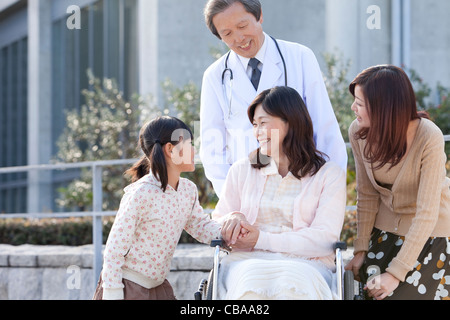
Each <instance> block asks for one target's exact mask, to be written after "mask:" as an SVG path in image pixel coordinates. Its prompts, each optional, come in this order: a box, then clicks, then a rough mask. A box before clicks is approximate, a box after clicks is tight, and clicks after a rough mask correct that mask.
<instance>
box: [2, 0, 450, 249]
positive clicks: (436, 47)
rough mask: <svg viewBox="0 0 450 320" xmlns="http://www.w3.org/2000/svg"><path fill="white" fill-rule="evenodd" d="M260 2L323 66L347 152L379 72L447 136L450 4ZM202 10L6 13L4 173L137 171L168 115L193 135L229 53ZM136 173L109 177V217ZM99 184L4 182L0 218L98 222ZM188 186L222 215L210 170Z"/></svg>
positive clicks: (68, 175)
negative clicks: (75, 217) (350, 132)
mask: <svg viewBox="0 0 450 320" xmlns="http://www.w3.org/2000/svg"><path fill="white" fill-rule="evenodd" d="M261 2H262V4H263V14H264V24H263V26H264V31H265V32H266V33H268V34H270V35H272V36H274V37H276V38H279V39H283V40H288V41H293V42H298V43H301V44H303V45H306V46H308V47H310V48H311V49H312V50H313V51H314V52H315V54H316V56H317V58H318V60H319V63H320V65H321V68H322V71H323V73H324V79H325V81H326V84H327V88H328V91H329V95H330V98H331V100H332V104H333V107H334V109H335V112H336V115H337V117H338V119H339V122H340V125H341V129H342V133H343V135H344V137H345V138H346V140H347V129H348V126H349V124H350V123H351V121H352V120H353V118H354V117H353V112H352V111H351V110H350V106H351V103H352V99H351V96H350V94H349V93H348V90H347V88H348V84H349V83H350V82H351V80H353V78H354V77H355V76H356V75H357V74H358V73H359V72H360V71H362V70H363V69H365V68H367V67H369V66H372V65H376V64H395V65H398V66H401V67H403V68H404V69H405V70H406V71H407V72H408V74H409V75H410V76H411V79H412V81H413V83H414V86H415V89H416V93H417V97H418V108H420V109H427V110H429V111H430V113H431V114H432V117H433V119H434V120H435V121H436V123H438V125H440V127H441V128H442V130H443V131H444V134H447V135H448V134H450V129H449V128H448V126H449V123H450V119H449V117H450V115H449V114H450V111H449V110H450V106H449V102H448V100H447V95H448V91H449V88H450V59H449V51H450V19H448V13H449V12H450V2H449V1H442V0H277V1H272V0H261ZM205 3H206V1H205V0H183V1H181V0H28V1H27V0H0V168H3V169H4V168H11V167H17V166H33V165H43V164H44V165H45V164H54V163H80V162H86V161H98V160H102V161H104V160H117V159H122V160H126V159H134V158H136V157H138V156H139V153H138V151H137V150H136V146H137V143H136V142H137V133H138V130H139V128H140V125H141V124H142V122H143V121H146V120H149V119H150V118H152V117H154V116H156V115H158V114H171V115H175V116H178V117H180V118H182V119H183V120H184V121H186V122H188V123H189V124H190V125H191V126H192V127H193V128H195V126H196V125H195V123H196V121H198V120H199V119H198V109H199V96H200V89H201V80H202V76H203V72H204V71H205V70H206V68H207V67H208V66H209V65H210V64H211V63H213V62H214V61H215V59H217V58H218V57H219V56H220V55H222V54H224V53H225V52H226V51H227V49H226V47H225V46H224V44H223V43H221V42H220V41H219V40H218V39H217V38H216V37H215V36H213V35H212V34H211V33H210V31H209V30H208V29H207V27H206V25H205V22H204V18H203V8H204V5H205ZM197 133H198V132H197ZM196 138H198V135H197V134H196ZM447 145H448V144H447ZM447 152H448V151H447ZM349 155H350V161H349V175H348V176H349V179H348V185H349V199H348V205H349V206H352V205H354V204H355V199H354V168H353V163H352V159H351V152H349ZM127 166H128V164H125V165H119V166H117V165H114V166H110V167H108V166H106V167H104V168H103V172H102V185H103V195H102V200H101V201H102V203H101V208H102V210H111V211H114V210H116V209H117V208H118V204H119V201H120V198H121V195H122V189H123V187H124V186H126V185H127V184H128V183H129V181H127V180H126V179H124V178H123V176H122V173H123V172H124V171H125V170H126V168H127ZM92 177H93V175H92V172H91V170H89V168H87V169H86V168H75V169H67V168H66V169H63V170H47V171H38V170H35V171H24V172H13V173H11V172H6V171H3V172H0V214H14V213H54V212H67V211H69V212H70V211H77V212H78V211H89V210H92V207H93V192H92V189H93V179H92ZM189 178H191V179H193V180H194V181H195V182H196V183H197V185H198V186H199V189H200V197H201V202H202V204H203V205H204V206H205V207H209V208H212V207H214V203H215V201H217V197H216V196H215V195H214V193H213V191H212V189H211V187H210V185H209V182H208V181H207V180H206V179H205V178H204V175H203V172H202V168H201V164H199V165H198V170H197V172H196V173H195V174H194V175H193V176H189ZM0 220H1V219H0ZM0 223H4V222H2V221H0ZM348 225H350V222H349V223H348ZM3 235H5V233H3ZM350 237H351V236H350ZM4 238H7V237H6V236H5V237H4ZM2 241H3V242H7V241H9V240H7V239H6V240H4V239H3V240H2V239H0V243H1V242H2ZM24 241H25V240H24Z"/></svg>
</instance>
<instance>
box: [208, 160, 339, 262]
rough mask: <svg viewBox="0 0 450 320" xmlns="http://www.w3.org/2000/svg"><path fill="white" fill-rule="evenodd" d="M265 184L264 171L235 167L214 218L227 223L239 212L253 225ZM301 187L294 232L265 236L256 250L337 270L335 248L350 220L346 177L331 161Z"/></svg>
mask: <svg viewBox="0 0 450 320" xmlns="http://www.w3.org/2000/svg"><path fill="white" fill-rule="evenodd" d="M266 180H267V175H266V174H265V173H264V169H261V170H259V169H255V168H252V166H251V165H250V160H249V159H248V158H246V159H243V160H240V161H238V162H236V163H235V164H234V165H233V166H232V167H231V169H230V171H229V173H228V176H227V179H226V181H225V186H224V189H223V190H222V194H221V196H220V201H219V203H218V204H217V206H216V208H215V210H214V212H213V213H212V217H213V219H215V220H219V221H222V220H223V219H224V218H225V217H226V216H227V215H229V214H230V213H232V212H236V211H238V212H242V213H243V214H244V215H245V216H246V218H247V220H248V222H249V223H250V224H254V223H255V222H256V218H257V216H258V212H259V204H260V202H261V198H262V195H263V192H264V186H265V183H266ZM301 182H302V189H301V191H300V194H299V195H298V196H297V197H296V198H295V201H294V212H293V231H292V232H284V233H281V234H274V233H267V232H262V231H261V232H260V236H259V239H258V243H257V244H256V246H255V250H265V251H270V252H277V253H285V254H289V255H295V256H300V257H303V258H307V259H314V260H320V261H322V262H323V263H325V265H327V266H328V267H329V268H334V265H335V264H334V250H333V244H334V243H336V242H337V241H339V239H340V234H341V230H342V225H343V223H344V215H345V206H346V192H347V190H346V175H345V172H344V170H343V169H342V168H340V167H339V166H338V165H337V164H335V163H333V162H327V163H326V164H325V165H324V166H323V167H322V168H321V169H320V171H319V172H318V173H317V174H316V175H314V176H312V177H311V176H307V177H305V178H302V179H301Z"/></svg>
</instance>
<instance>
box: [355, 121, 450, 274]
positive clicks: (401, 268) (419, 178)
mask: <svg viewBox="0 0 450 320" xmlns="http://www.w3.org/2000/svg"><path fill="white" fill-rule="evenodd" d="M358 130H359V127H358V123H357V121H355V122H353V124H352V125H351V127H350V129H349V136H350V142H351V145H352V149H353V155H354V157H355V164H356V176H357V201H358V204H357V220H358V227H357V228H358V232H357V233H358V234H357V239H356V240H355V243H354V246H355V253H356V252H360V251H367V250H368V248H369V240H370V236H371V232H372V229H373V228H374V227H376V228H378V229H380V230H383V231H386V232H391V233H394V234H398V235H401V236H405V241H404V244H403V246H402V249H401V250H400V252H399V253H398V255H397V257H396V258H394V259H393V261H392V262H391V264H390V266H389V268H388V269H387V271H388V272H389V273H391V274H392V275H394V276H395V277H396V278H398V279H399V280H401V281H405V277H406V274H407V273H408V272H409V271H410V270H413V268H414V265H415V263H416V261H417V259H418V257H419V255H420V252H421V251H422V249H423V247H424V245H425V243H426V241H427V240H428V239H429V238H430V237H450V179H449V178H447V177H446V169H445V163H446V161H447V156H446V154H445V151H444V144H445V142H444V138H443V134H442V132H441V130H440V129H439V128H438V127H437V126H436V125H435V124H434V123H433V122H431V121H429V120H427V119H421V121H420V125H419V128H418V131H417V134H416V137H415V138H414V141H413V144H412V146H411V149H410V151H409V153H408V155H407V156H406V158H405V160H404V161H403V163H402V165H403V167H402V168H401V169H400V171H399V173H398V176H397V178H396V179H395V182H394V184H393V186H392V188H391V189H386V188H384V187H382V186H380V185H379V184H378V183H377V181H376V180H375V178H374V174H373V170H372V165H371V164H370V163H369V162H368V161H367V160H366V159H365V158H364V147H365V144H366V142H365V140H355V139H354V134H355V132H357V131H358Z"/></svg>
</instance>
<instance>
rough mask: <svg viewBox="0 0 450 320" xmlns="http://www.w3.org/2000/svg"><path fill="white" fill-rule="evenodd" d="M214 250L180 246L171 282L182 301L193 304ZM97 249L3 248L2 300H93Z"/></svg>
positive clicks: (0, 267) (0, 247)
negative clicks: (94, 263)
mask: <svg viewBox="0 0 450 320" xmlns="http://www.w3.org/2000/svg"><path fill="white" fill-rule="evenodd" d="M213 253H214V249H213V248H209V247H208V246H205V245H180V246H179V247H178V249H177V251H176V253H175V256H174V259H173V261H172V266H171V272H170V275H169V277H168V280H169V281H170V283H171V284H172V286H173V287H174V291H175V295H176V296H177V298H178V299H179V300H192V299H193V297H194V292H195V291H196V290H197V289H198V285H199V283H200V281H201V280H202V279H203V278H206V277H207V276H208V273H209V270H211V269H212V265H213ZM92 266H93V247H92V246H90V245H89V246H82V247H61V246H30V245H23V246H18V247H14V246H10V245H0V300H90V299H91V298H92V295H93V292H94V289H95V285H96V282H97V279H95V280H94V275H93V269H92Z"/></svg>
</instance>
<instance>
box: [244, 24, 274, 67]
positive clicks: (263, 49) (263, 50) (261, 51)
mask: <svg viewBox="0 0 450 320" xmlns="http://www.w3.org/2000/svg"><path fill="white" fill-rule="evenodd" d="M268 38H269V36H268V35H267V34H266V33H264V43H263V45H262V47H261V49H259V51H258V53H257V54H256V56H255V58H256V59H258V60H259V62H260V63H262V64H263V65H264V58H265V57H266V51H267V42H268ZM237 56H238V57H239V60H240V61H241V63H242V66H243V67H244V70H247V67H248V63H249V61H250V58H245V57H242V56H240V55H237Z"/></svg>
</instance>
